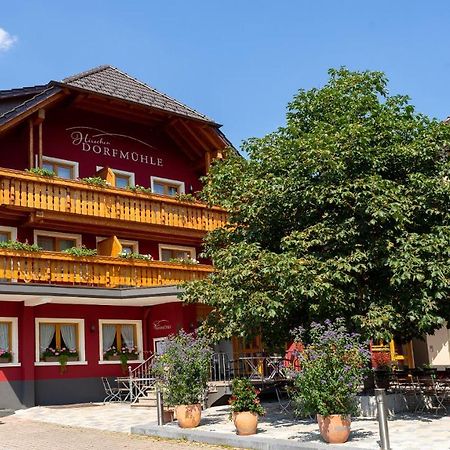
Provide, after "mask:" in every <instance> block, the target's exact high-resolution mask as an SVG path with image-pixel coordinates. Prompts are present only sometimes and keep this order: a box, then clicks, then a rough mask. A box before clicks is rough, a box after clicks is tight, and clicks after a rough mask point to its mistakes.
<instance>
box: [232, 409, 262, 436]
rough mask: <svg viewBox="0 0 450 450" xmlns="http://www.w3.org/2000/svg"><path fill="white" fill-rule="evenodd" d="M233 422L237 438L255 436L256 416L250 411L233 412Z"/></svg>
mask: <svg viewBox="0 0 450 450" xmlns="http://www.w3.org/2000/svg"><path fill="white" fill-rule="evenodd" d="M233 422H234V425H235V426H236V432H237V434H238V435H239V436H248V435H249V434H256V428H257V427H258V414H255V413H252V412H250V411H242V412H235V413H233Z"/></svg>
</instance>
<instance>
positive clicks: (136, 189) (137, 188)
mask: <svg viewBox="0 0 450 450" xmlns="http://www.w3.org/2000/svg"><path fill="white" fill-rule="evenodd" d="M128 189H129V190H130V191H133V192H139V193H141V194H152V190H151V189H150V188H146V187H144V186H139V184H136V185H135V186H128Z"/></svg>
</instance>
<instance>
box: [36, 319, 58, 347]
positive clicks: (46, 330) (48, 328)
mask: <svg viewBox="0 0 450 450" xmlns="http://www.w3.org/2000/svg"><path fill="white" fill-rule="evenodd" d="M54 336H55V325H54V324H52V323H41V324H39V350H40V351H41V353H44V351H45V350H46V349H47V348H48V346H49V345H50V343H51V342H52V340H53V337H54Z"/></svg>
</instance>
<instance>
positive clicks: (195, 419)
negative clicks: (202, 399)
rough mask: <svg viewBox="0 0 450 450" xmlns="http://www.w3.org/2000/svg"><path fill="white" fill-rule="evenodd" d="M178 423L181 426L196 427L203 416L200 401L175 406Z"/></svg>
mask: <svg viewBox="0 0 450 450" xmlns="http://www.w3.org/2000/svg"><path fill="white" fill-rule="evenodd" d="M175 412H176V415H177V420H178V425H179V427H180V428H195V427H197V426H198V425H199V423H200V419H201V418H202V407H201V405H200V403H197V404H195V405H178V406H176V407H175Z"/></svg>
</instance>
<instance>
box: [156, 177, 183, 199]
mask: <svg viewBox="0 0 450 450" xmlns="http://www.w3.org/2000/svg"><path fill="white" fill-rule="evenodd" d="M150 187H151V188H152V192H153V193H155V194H159V195H170V196H172V197H173V196H175V195H177V194H184V193H185V190H184V183H183V182H182V181H178V180H171V179H169V178H159V177H153V176H152V177H150Z"/></svg>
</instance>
